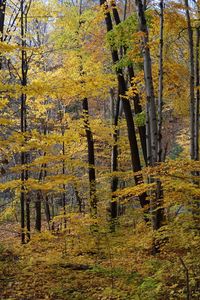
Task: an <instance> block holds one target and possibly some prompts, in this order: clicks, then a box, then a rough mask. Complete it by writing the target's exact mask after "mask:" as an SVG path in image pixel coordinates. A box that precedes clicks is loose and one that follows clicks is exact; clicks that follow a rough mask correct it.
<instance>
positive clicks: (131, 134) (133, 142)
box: [100, 0, 149, 207]
mask: <svg viewBox="0 0 200 300" xmlns="http://www.w3.org/2000/svg"><path fill="white" fill-rule="evenodd" d="M100 5H105V0H100ZM105 22H106V27H107V32H109V31H111V30H112V29H113V26H112V20H111V15H110V13H109V12H105ZM111 55H112V60H113V63H114V64H115V63H117V62H118V61H119V57H118V52H117V51H116V50H115V49H111ZM116 75H117V79H118V86H119V94H120V96H121V101H122V105H123V110H124V114H125V118H126V123H127V130H128V139H129V144H130V150H131V161H132V168H133V171H134V172H138V171H140V170H141V164H140V157H139V151H138V145H137V139H136V133H135V126H134V122H133V116H132V111H131V106H130V102H129V100H127V99H125V98H123V96H125V94H126V91H127V87H126V82H125V79H124V76H123V72H122V69H120V68H118V69H116ZM134 179H135V183H136V184H140V183H142V182H143V178H142V176H141V175H138V176H134ZM139 200H140V204H141V206H142V207H144V206H145V205H147V204H148V203H149V201H148V200H147V199H146V193H143V194H142V195H140V197H139Z"/></svg>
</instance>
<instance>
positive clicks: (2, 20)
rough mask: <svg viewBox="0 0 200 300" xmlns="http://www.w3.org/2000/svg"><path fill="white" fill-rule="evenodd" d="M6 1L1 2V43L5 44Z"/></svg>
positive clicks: (1, 0)
mask: <svg viewBox="0 0 200 300" xmlns="http://www.w3.org/2000/svg"><path fill="white" fill-rule="evenodd" d="M5 10H6V0H0V34H1V36H0V41H1V42H3V31H4V22H5Z"/></svg>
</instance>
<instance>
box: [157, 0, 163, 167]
mask: <svg viewBox="0 0 200 300" xmlns="http://www.w3.org/2000/svg"><path fill="white" fill-rule="evenodd" d="M163 5H164V4H163V0H161V1H160V43H159V74H158V78H159V79H158V80H159V82H158V158H157V160H158V161H159V162H161V161H162V152H163V151H162V121H163V119H162V109H163V25H164V12H163Z"/></svg>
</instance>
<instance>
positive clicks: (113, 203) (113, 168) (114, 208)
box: [110, 95, 121, 231]
mask: <svg viewBox="0 0 200 300" xmlns="http://www.w3.org/2000/svg"><path fill="white" fill-rule="evenodd" d="M120 102H121V101H120V96H119V95H118V98H117V104H116V111H115V114H114V120H113V121H114V122H113V125H114V127H115V129H114V134H113V142H114V145H113V148H112V156H111V172H116V171H117V170H118V145H117V142H118V136H119V129H118V128H117V126H118V121H119V112H120ZM113 113H114V111H113ZM117 186H118V177H117V176H116V175H114V176H112V181H111V192H112V201H111V204H110V216H111V231H115V221H116V218H117V200H116V196H115V195H114V192H116V190H117Z"/></svg>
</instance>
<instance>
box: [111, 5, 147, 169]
mask: <svg viewBox="0 0 200 300" xmlns="http://www.w3.org/2000/svg"><path fill="white" fill-rule="evenodd" d="M111 5H112V11H113V17H114V20H115V24H116V25H119V24H120V23H121V20H120V17H119V13H118V10H117V7H116V3H115V1H112V2H111ZM126 51H127V49H126V48H125V47H124V53H126ZM128 74H129V78H130V83H131V86H133V83H132V79H133V78H134V77H135V74H134V69H133V65H129V66H128ZM133 103H134V111H135V114H140V113H141V112H142V106H141V104H140V98H139V95H138V93H137V94H135V95H134V96H133ZM138 131H139V136H140V142H141V146H142V152H143V157H144V161H145V163H146V164H147V149H146V133H145V125H142V126H138Z"/></svg>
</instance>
